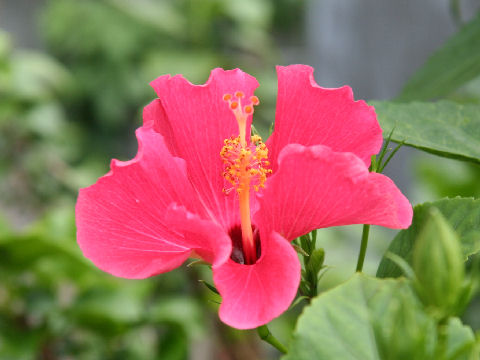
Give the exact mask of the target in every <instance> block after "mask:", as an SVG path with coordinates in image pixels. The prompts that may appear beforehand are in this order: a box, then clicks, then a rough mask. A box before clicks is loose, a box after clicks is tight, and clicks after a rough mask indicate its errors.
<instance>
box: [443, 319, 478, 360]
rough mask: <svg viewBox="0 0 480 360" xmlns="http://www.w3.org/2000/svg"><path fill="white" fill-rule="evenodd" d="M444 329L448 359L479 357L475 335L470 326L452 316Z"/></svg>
mask: <svg viewBox="0 0 480 360" xmlns="http://www.w3.org/2000/svg"><path fill="white" fill-rule="evenodd" d="M444 331H445V337H446V339H445V340H446V344H445V356H446V357H445V358H446V359H447V360H474V359H478V352H477V349H476V340H475V335H474V333H473V331H472V329H471V328H470V327H469V326H466V325H463V324H462V322H461V321H460V319H458V318H450V319H449V320H448V323H447V325H446V327H445V329H444Z"/></svg>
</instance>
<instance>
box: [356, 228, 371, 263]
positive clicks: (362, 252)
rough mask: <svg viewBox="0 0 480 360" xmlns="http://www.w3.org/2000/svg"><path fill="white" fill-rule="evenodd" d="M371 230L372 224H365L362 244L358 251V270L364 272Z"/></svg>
mask: <svg viewBox="0 0 480 360" xmlns="http://www.w3.org/2000/svg"><path fill="white" fill-rule="evenodd" d="M369 232H370V225H363V231H362V243H361V244H360V252H359V253H358V260H357V270H356V271H357V272H362V269H363V262H364V261H365V254H366V253H367V246H368V234H369Z"/></svg>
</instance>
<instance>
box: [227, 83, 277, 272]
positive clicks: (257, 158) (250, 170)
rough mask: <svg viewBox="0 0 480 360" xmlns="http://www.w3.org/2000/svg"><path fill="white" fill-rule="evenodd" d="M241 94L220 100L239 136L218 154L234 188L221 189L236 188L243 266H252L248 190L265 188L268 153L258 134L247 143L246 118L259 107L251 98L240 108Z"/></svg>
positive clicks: (253, 254) (253, 251)
mask: <svg viewBox="0 0 480 360" xmlns="http://www.w3.org/2000/svg"><path fill="white" fill-rule="evenodd" d="M243 97H244V94H243V93H242V92H239V91H237V92H236V93H235V95H234V96H232V95H231V94H226V95H224V97H223V100H224V101H226V102H228V105H229V107H230V109H231V110H232V112H233V114H234V115H235V118H236V119H237V122H238V132H239V136H238V137H233V136H232V137H231V138H229V139H226V140H225V141H224V147H223V148H222V151H221V152H220V156H221V157H222V159H223V162H224V165H225V171H224V174H223V175H224V177H225V179H227V180H228V181H229V182H230V183H231V184H232V185H233V188H230V189H224V192H225V193H227V194H228V193H230V192H231V190H233V189H235V190H236V192H237V193H238V197H239V199H238V200H239V206H240V222H241V229H242V248H243V255H244V261H245V264H254V263H255V262H256V260H257V246H256V245H257V244H255V241H254V237H253V230H252V221H251V215H250V187H251V186H253V188H254V190H256V191H258V190H259V188H261V187H263V186H264V182H265V180H266V177H267V174H268V173H269V172H271V170H269V169H266V167H267V166H268V165H269V163H268V161H267V155H268V150H267V148H266V146H265V144H263V142H262V139H261V138H260V136H258V135H254V136H252V137H251V141H250V143H247V138H246V131H247V118H248V116H249V115H252V114H253V106H254V105H258V103H259V101H258V98H257V97H256V96H252V97H251V98H250V104H248V105H245V106H243V107H242V98H243Z"/></svg>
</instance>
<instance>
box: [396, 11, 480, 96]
mask: <svg viewBox="0 0 480 360" xmlns="http://www.w3.org/2000/svg"><path fill="white" fill-rule="evenodd" d="M479 74H480V13H479V14H478V15H477V17H475V18H474V19H473V20H472V21H470V22H469V23H468V24H466V25H465V26H463V27H462V28H461V29H460V31H458V32H457V33H456V34H455V35H454V36H452V37H451V38H450V39H449V40H448V41H447V42H446V43H445V45H443V46H442V47H441V48H440V49H438V50H437V51H436V52H435V53H434V54H433V55H432V56H431V57H430V58H429V59H428V60H427V62H426V63H425V64H424V65H423V66H422V67H421V68H420V69H418V70H417V71H416V72H415V74H414V75H413V76H412V77H411V78H410V80H409V81H408V82H407V84H406V85H405V86H404V88H403V90H402V91H401V92H400V95H399V96H398V97H397V100H399V101H411V100H430V99H435V98H439V97H442V96H445V95H448V94H450V93H451V92H453V91H454V90H456V89H457V88H458V87H460V86H461V85H463V84H465V83H466V82H467V81H469V80H472V79H473V78H475V77H476V76H478V75H479Z"/></svg>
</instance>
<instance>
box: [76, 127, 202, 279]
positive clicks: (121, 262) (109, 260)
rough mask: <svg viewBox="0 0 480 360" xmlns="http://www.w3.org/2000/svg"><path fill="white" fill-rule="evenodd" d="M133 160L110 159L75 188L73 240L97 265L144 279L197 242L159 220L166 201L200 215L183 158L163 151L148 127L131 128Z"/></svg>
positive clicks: (178, 258)
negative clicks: (92, 179)
mask: <svg viewBox="0 0 480 360" xmlns="http://www.w3.org/2000/svg"><path fill="white" fill-rule="evenodd" d="M137 138H138V142H139V150H138V153H137V155H136V156H135V158H134V159H133V160H130V161H127V162H120V161H117V160H113V161H112V164H111V171H110V172H109V173H108V174H107V175H105V176H103V177H101V178H100V179H99V180H98V181H97V183H96V184H94V185H92V186H90V187H88V188H85V189H81V190H80V194H79V197H78V200H77V205H76V223H77V241H78V243H79V245H80V248H81V249H82V251H83V253H84V255H85V256H86V257H87V258H89V259H90V260H92V261H93V262H94V263H95V265H97V266H98V267H99V268H100V269H102V270H104V271H107V272H109V273H111V274H113V275H116V276H121V277H126V278H145V277H148V276H152V275H155V274H158V273H161V272H166V271H169V270H171V269H173V268H176V267H177V266H179V265H180V264H181V263H182V262H183V261H184V260H185V259H186V258H187V257H188V256H189V254H190V251H191V250H190V249H191V248H194V247H195V248H196V247H197V246H198V244H197V243H192V242H191V241H189V240H188V239H185V238H184V236H183V234H182V233H180V232H178V231H177V230H176V229H175V228H174V227H172V226H170V224H168V223H167V222H166V221H165V212H166V210H167V209H168V208H169V207H170V206H171V204H172V203H178V204H182V205H183V206H185V207H186V208H187V209H188V210H189V211H192V212H197V213H199V214H202V208H197V207H196V204H195V201H194V200H195V194H194V192H193V189H192V188H191V186H190V184H189V182H188V179H187V177H186V170H185V162H184V160H182V159H179V158H174V157H172V156H171V155H170V153H169V152H168V150H167V148H166V146H165V144H164V142H163V138H162V136H161V135H159V134H158V133H156V132H155V131H153V129H152V128H151V126H144V127H142V128H140V129H138V130H137Z"/></svg>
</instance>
